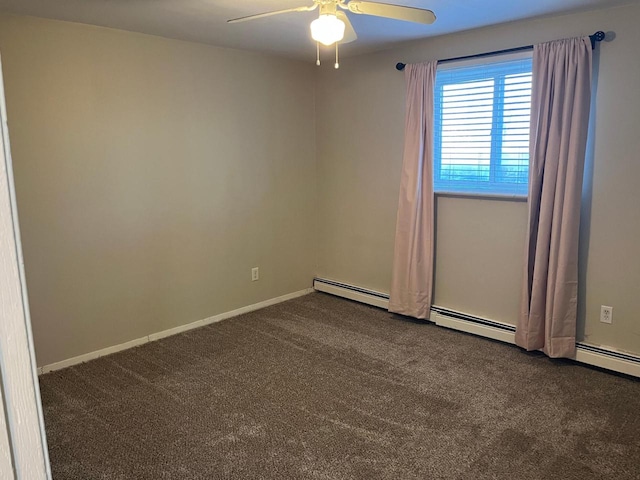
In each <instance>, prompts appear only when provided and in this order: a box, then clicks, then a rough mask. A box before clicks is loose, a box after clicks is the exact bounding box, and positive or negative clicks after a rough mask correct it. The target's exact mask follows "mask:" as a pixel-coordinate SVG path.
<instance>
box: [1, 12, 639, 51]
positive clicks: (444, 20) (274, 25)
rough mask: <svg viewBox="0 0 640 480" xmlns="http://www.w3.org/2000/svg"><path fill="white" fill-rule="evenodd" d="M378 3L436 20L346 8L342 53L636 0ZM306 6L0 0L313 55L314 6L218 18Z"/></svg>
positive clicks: (60, 15) (167, 33)
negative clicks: (348, 27)
mask: <svg viewBox="0 0 640 480" xmlns="http://www.w3.org/2000/svg"><path fill="white" fill-rule="evenodd" d="M383 1H384V2H385V3H395V4H398V5H405V6H413V7H419V8H428V9H430V10H433V11H434V12H435V14H436V16H437V20H436V22H435V23H434V24H433V25H417V24H413V23H408V22H402V21H398V20H389V19H382V18H376V17H370V16H365V15H355V14H349V17H350V19H351V21H352V23H353V26H354V28H355V30H356V32H357V33H358V40H357V41H356V42H354V43H352V44H349V45H345V46H344V47H343V52H342V53H343V54H347V55H349V54H351V55H353V54H359V53H365V52H371V51H374V50H378V49H382V48H386V47H388V46H389V45H390V44H391V43H393V42H398V41H403V40H409V39H417V38H424V37H429V36H434V35H442V34H445V33H451V32H456V31H461V30H467V29H471V28H477V27H482V26H487V25H493V24H497V23H503V22H508V21H512V20H519V19H523V18H531V17H538V16H545V15H552V14H559V13H564V12H570V11H581V10H590V9H596V8H604V7H609V6H616V5H624V4H629V3H635V2H636V1H637V0H383ZM311 4H312V1H311V0H0V11H5V12H11V13H17V14H24V15H33V16H37V17H46V18H54V19H59V20H68V21H72V22H80V23H87V24H92V25H101V26H105V27H112V28H119V29H122V30H129V31H133V32H142V33H149V34H153V35H159V36H163V37H169V38H177V39H182V40H190V41H195V42H201V43H208V44H211V45H219V46H225V47H232V48H241V49H247V50H257V51H263V52H269V53H276V54H280V55H284V56H288V57H292V58H298V59H310V60H313V59H314V58H315V48H314V44H313V42H312V40H311V38H310V35H309V23H310V22H311V21H312V20H313V19H314V18H315V17H316V16H317V12H305V13H288V14H283V15H278V16H274V17H268V18H263V19H259V20H255V21H251V22H246V23H239V24H233V25H228V24H227V23H226V20H228V19H230V18H235V17H240V16H245V15H251V14H254V13H262V12H267V11H271V10H280V9H285V8H292V7H297V6H301V5H311ZM585 33H587V32H585ZM588 33H592V32H588Z"/></svg>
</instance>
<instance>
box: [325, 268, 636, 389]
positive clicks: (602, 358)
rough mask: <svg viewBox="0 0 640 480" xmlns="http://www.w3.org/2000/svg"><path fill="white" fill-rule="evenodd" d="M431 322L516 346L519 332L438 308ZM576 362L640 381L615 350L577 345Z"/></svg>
mask: <svg viewBox="0 0 640 480" xmlns="http://www.w3.org/2000/svg"><path fill="white" fill-rule="evenodd" d="M313 288H314V289H315V290H317V291H319V292H325V293H330V294H332V295H337V296H339V297H344V298H348V299H350V300H355V301H357V302H361V303H365V304H368V305H372V306H375V307H379V308H383V309H385V310H387V309H388V308H389V295H388V294H386V293H382V292H377V291H375V290H370V289H367V288H362V287H358V286H355V285H350V284H347V283H343V282H337V281H335V280H328V279H326V278H315V279H314V281H313ZM429 321H431V322H433V323H435V324H436V325H438V326H441V327H446V328H451V329H454V330H459V331H462V332H466V333H471V334H474V335H479V336H482V337H486V338H491V339H493V340H499V341H501V342H505V343H511V344H515V333H516V328H515V326H513V325H510V324H508V323H503V322H498V321H495V320H490V319H487V318H482V317H477V316H474V315H469V314H466V313H462V312H457V311H455V310H450V309H448V308H444V307H440V306H435V305H434V306H433V307H431V313H430V317H429ZM574 360H576V361H578V362H581V363H586V364H588V365H593V366H596V367H600V368H605V369H608V370H613V371H615V372H619V373H624V374H627V375H632V376H635V377H640V357H639V356H636V355H631V354H628V353H624V352H619V351H617V350H615V349H613V348H608V347H603V346H597V345H590V344H588V343H584V342H580V343H578V344H577V349H576V356H575V358H574Z"/></svg>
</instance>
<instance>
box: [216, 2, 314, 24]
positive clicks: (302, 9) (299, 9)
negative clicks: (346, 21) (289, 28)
mask: <svg viewBox="0 0 640 480" xmlns="http://www.w3.org/2000/svg"><path fill="white" fill-rule="evenodd" d="M316 8H318V4H317V3H316V4H314V5H312V6H310V7H296V8H287V9H286V10H276V11H275V12H266V13H258V14H257V15H249V16H247V17H240V18H233V19H231V20H227V23H240V22H246V21H248V20H256V19H258V18H264V17H270V16H272V15H280V14H281V13H290V12H312V11H313V10H315V9H316Z"/></svg>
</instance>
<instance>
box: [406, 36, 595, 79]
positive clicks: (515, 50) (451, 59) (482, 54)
mask: <svg viewBox="0 0 640 480" xmlns="http://www.w3.org/2000/svg"><path fill="white" fill-rule="evenodd" d="M604 36H605V35H604V32H603V31H602V30H599V31H597V32H596V33H594V34H593V35H589V39H590V40H591V48H596V42H601V41H602V40H604ZM532 49H533V45H525V46H524V47H515V48H507V49H506V50H496V51H495V52H485V53H477V54H475V55H465V56H464V57H455V58H445V59H444V60H438V63H446V62H455V61H457V60H468V59H470V58H482V57H488V56H490V55H500V54H503V53H512V52H521V51H524V50H532ZM406 66H407V64H406V63H396V70H400V71H402V70H404V67H406Z"/></svg>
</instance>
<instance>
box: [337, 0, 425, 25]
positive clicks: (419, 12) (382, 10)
mask: <svg viewBox="0 0 640 480" xmlns="http://www.w3.org/2000/svg"><path fill="white" fill-rule="evenodd" d="M347 7H349V11H350V12H353V13H360V14H364V15H373V16H376V17H385V18H395V19H396V20H404V21H406V22H416V23H424V24H427V25H428V24H431V23H433V22H435V21H436V16H435V15H434V14H433V12H432V11H431V10H425V9H422V8H414V7H403V6H400V5H389V4H387V3H376V2H360V1H358V0H352V1H351V2H349V3H348V4H347Z"/></svg>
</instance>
